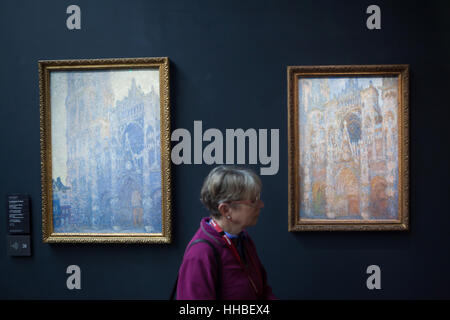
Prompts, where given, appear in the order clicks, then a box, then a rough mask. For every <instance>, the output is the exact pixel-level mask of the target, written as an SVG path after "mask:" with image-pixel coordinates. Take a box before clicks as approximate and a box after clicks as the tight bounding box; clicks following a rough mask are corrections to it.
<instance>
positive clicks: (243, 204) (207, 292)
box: [177, 166, 275, 300]
mask: <svg viewBox="0 0 450 320" xmlns="http://www.w3.org/2000/svg"><path fill="white" fill-rule="evenodd" d="M261 186H262V184H261V180H260V179H259V177H258V176H257V175H256V174H255V173H253V172H252V171H251V170H248V169H242V168H236V167H227V166H220V167H217V168H215V169H213V170H212V171H211V172H210V173H209V175H208V176H207V177H206V179H205V181H204V183H203V187H202V191H201V201H202V202H203V204H204V205H205V207H206V208H207V209H208V210H209V212H210V213H211V216H210V217H207V218H203V219H202V220H201V222H200V228H199V229H198V231H197V232H196V234H195V235H194V237H193V238H192V240H191V241H190V242H189V244H188V246H187V249H186V251H185V254H184V258H183V262H182V264H181V267H180V271H179V275H178V286H177V299H178V300H193V299H200V300H210V299H223V300H255V299H275V296H274V295H273V293H272V289H271V288H270V286H269V285H268V284H267V277H266V271H265V269H264V267H263V266H262V264H261V262H260V260H259V258H258V255H257V253H256V248H255V245H254V243H253V241H252V239H251V238H250V236H249V235H248V233H247V232H246V231H245V228H247V227H250V226H254V225H255V224H256V223H257V222H258V217H259V213H260V211H261V208H263V207H264V203H263V202H262V201H261V200H260V198H259V196H260V193H261Z"/></svg>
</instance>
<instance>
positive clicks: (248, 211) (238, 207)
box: [230, 197, 264, 228]
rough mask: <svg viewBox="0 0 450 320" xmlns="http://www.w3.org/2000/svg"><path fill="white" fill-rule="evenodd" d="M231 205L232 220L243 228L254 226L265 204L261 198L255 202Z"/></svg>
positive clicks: (242, 201) (241, 201)
mask: <svg viewBox="0 0 450 320" xmlns="http://www.w3.org/2000/svg"><path fill="white" fill-rule="evenodd" d="M230 204H231V206H230V209H231V217H232V220H233V222H234V223H236V224H238V225H240V226H241V227H242V228H246V227H251V226H254V225H255V224H256V223H257V222H258V218H259V213H260V211H261V209H262V208H263V207H264V202H262V200H260V199H259V197H258V198H256V199H253V200H240V201H233V202H231V203H230Z"/></svg>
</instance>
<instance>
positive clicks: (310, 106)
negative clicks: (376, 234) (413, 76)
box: [298, 77, 399, 221]
mask: <svg viewBox="0 0 450 320" xmlns="http://www.w3.org/2000/svg"><path fill="white" fill-rule="evenodd" d="M298 83H299V87H298V93H299V95H298V97H299V98H298V99H299V110H298V111H299V113H298V114H299V137H300V139H299V150H300V153H299V162H300V163H299V175H300V180H299V183H300V186H299V187H300V204H301V205H300V212H299V214H300V218H301V219H325V220H335V221H337V220H365V221H367V220H368V221H370V220H374V221H379V220H393V219H398V218H399V216H398V202H399V201H398V200H399V194H398V183H399V164H398V159H399V157H398V126H397V118H398V78H396V77H367V78H364V77H348V78H344V77H330V78H300V79H299V82H298Z"/></svg>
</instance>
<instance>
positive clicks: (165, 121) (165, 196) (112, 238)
mask: <svg viewBox="0 0 450 320" xmlns="http://www.w3.org/2000/svg"><path fill="white" fill-rule="evenodd" d="M38 66H39V93H40V143H41V180H42V181H41V183H42V184H41V188H42V238H43V242H45V243H170V242H171V238H172V228H171V224H172V221H171V169H170V101H169V100H170V96H169V59H168V58H167V57H161V58H120V59H89V60H52V61H39V62H38ZM120 69H128V70H129V69H157V70H159V84H160V129H161V131H160V147H161V148H160V152H161V206H162V208H161V212H162V221H161V223H162V229H161V230H162V232H161V233H56V232H54V226H53V205H52V199H53V198H52V143H51V141H52V140H51V139H52V137H51V116H52V113H51V105H50V73H51V72H53V71H92V70H120Z"/></svg>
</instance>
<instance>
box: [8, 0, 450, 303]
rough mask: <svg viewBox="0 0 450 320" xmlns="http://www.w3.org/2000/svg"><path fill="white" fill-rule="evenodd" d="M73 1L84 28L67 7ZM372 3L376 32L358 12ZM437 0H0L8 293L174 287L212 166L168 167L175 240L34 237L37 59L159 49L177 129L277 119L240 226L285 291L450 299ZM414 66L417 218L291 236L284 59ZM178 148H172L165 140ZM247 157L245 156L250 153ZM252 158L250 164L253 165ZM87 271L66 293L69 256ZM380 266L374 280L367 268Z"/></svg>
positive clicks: (71, 294)
mask: <svg viewBox="0 0 450 320" xmlns="http://www.w3.org/2000/svg"><path fill="white" fill-rule="evenodd" d="M71 4H77V5H78V6H79V7H80V8H81V30H68V28H67V27H66V19H67V17H68V15H67V14H66V9H67V7H68V6H69V5H71ZM371 4H377V5H378V6H379V7H380V8H381V29H380V30H369V29H368V28H367V27H366V20H367V18H368V17H369V15H368V14H367V13H366V9H367V7H368V6H369V5H371ZM446 10H447V11H448V5H447V4H446V2H445V1H376V2H372V1H356V0H355V1H332V0H316V1H234V0H229V1H203V0H198V1H182V0H174V1H56V0H55V1H31V0H30V1H22V0H21V1H12V0H11V1H2V2H1V3H0V17H1V18H0V24H1V27H0V30H1V31H0V32H1V38H0V39H1V43H2V50H1V51H0V56H1V62H2V67H1V69H2V72H1V75H0V77H1V80H0V81H1V82H0V83H1V88H2V90H1V96H0V101H1V107H0V119H1V120H0V121H1V125H0V141H1V144H0V145H1V153H0V165H1V166H0V167H1V168H2V174H1V180H0V181H1V182H0V195H1V197H2V198H1V199H3V200H2V201H4V206H3V208H5V209H6V195H7V194H10V193H25V194H29V195H30V199H31V218H32V220H31V241H32V255H31V256H30V257H11V256H8V255H7V243H6V238H7V227H6V226H5V223H6V211H5V209H3V210H2V216H3V219H2V220H1V221H2V223H0V298H1V299H167V298H168V296H169V293H170V290H171V288H172V284H173V281H174V280H175V277H176V274H177V271H178V267H179V265H180V262H181V259H182V255H183V252H184V249H185V246H186V244H187V243H188V241H189V240H190V238H191V237H192V235H193V234H194V232H195V231H196V229H197V228H198V226H199V221H200V219H201V217H203V216H207V215H208V213H207V212H206V210H205V209H204V208H203V207H202V205H201V203H200V201H199V197H200V196H199V194H200V188H201V185H202V182H203V179H204V177H205V176H206V175H207V173H208V172H209V170H211V169H212V167H213V166H210V165H206V164H199V165H194V164H191V165H187V164H182V165H174V164H172V167H171V170H172V204H173V207H172V219H173V229H172V234H173V239H172V243H171V244H45V243H43V242H42V215H41V158H40V124H39V118H40V115H39V79H38V60H56V59H94V58H131V57H168V58H169V59H170V105H171V129H172V130H175V129H177V128H185V129H187V130H188V131H190V132H191V134H193V132H194V129H193V128H194V121H202V126H203V130H206V129H208V128H217V129H219V130H220V131H221V132H225V130H226V129H228V128H230V129H237V128H242V129H244V130H246V129H249V128H254V129H256V130H258V129H279V132H280V139H279V163H280V165H279V170H278V172H277V173H276V174H274V175H263V176H261V179H262V182H263V192H262V198H263V200H264V203H265V207H264V209H263V210H262V212H261V216H260V219H259V222H258V224H257V225H256V226H255V227H252V228H249V229H248V231H249V233H250V234H251V236H252V237H253V240H254V242H255V243H256V245H257V248H258V251H259V255H260V258H261V260H262V262H263V263H264V265H265V267H266V269H267V272H268V275H269V282H270V284H271V285H272V287H273V291H274V292H275V294H276V295H277V296H278V297H279V298H281V299H443V298H445V299H449V298H450V273H449V272H448V270H449V269H450V255H449V252H450V241H449V240H450V239H449V234H450V233H449V230H450V217H449V209H448V204H447V202H448V196H449V187H448V180H449V170H448V158H449V150H448V149H449V148H448V145H449V144H448V143H449V138H448V136H449V129H448V119H449V111H448V108H449V105H448V91H449V89H448V88H449V84H450V83H449V81H448V73H447V72H449V71H450V63H449V62H448V57H449V54H450V42H449V39H450V24H449V22H448V19H447V11H446ZM369 64H409V66H410V88H409V89H410V140H409V146H410V155H409V164H410V189H409V190H410V203H409V205H410V210H409V213H410V230H409V231H382V232H381V231H371V232H368V231H366V232H364V231H357V232H336V231H335V232H295V233H294V232H288V152H287V148H288V141H287V132H288V131H287V130H288V127H287V123H288V122H287V116H288V114H287V66H296V65H299V66H300V65H313V66H314V65H369ZM172 145H173V144H172ZM247 161H248V160H247ZM260 166H261V165H260V164H257V165H250V166H249V167H251V168H253V169H254V170H255V171H256V172H259V169H260ZM69 265H78V266H79V267H80V269H81V290H68V288H67V286H66V280H67V277H68V274H67V273H66V268H67V267H68V266H69ZM370 265H378V266H379V267H380V269H381V290H369V289H368V288H367V286H366V280H367V278H368V277H369V275H368V274H367V273H366V269H367V267H368V266H370Z"/></svg>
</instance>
